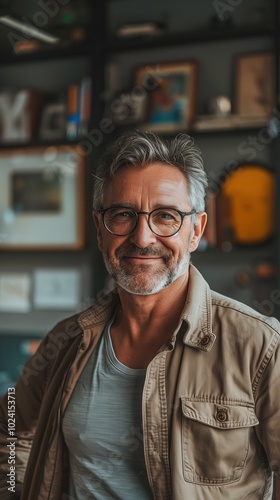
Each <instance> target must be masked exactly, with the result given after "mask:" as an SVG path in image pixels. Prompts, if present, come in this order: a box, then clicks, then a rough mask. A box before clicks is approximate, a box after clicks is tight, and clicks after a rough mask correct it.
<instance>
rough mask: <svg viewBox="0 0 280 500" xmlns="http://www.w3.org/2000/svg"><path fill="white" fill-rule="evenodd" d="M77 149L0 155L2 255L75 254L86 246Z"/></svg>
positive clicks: (82, 179) (82, 165) (38, 149)
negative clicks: (8, 253)
mask: <svg viewBox="0 0 280 500" xmlns="http://www.w3.org/2000/svg"><path fill="white" fill-rule="evenodd" d="M84 200H85V156H84V155H83V154H82V149H81V148H80V147H79V146H57V147H54V146H52V147H47V148H43V147H34V148H17V149H6V150H3V151H1V152H0V251H1V250H3V251H4V250H5V251H11V250H20V251H23V250H36V251H37V250H44V251H46V250H78V249H81V248H82V247H83V246H84V243H85V217H84V211H85V202H84Z"/></svg>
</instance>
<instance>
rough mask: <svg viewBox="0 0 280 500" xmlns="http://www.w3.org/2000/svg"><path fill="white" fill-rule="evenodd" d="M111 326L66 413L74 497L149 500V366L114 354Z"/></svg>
mask: <svg viewBox="0 0 280 500" xmlns="http://www.w3.org/2000/svg"><path fill="white" fill-rule="evenodd" d="M112 322H113V318H112V319H111V321H110V322H109V324H108V325H107V326H106V328H105V330H104V333H103V335H102V337H101V339H100V341H99V345H98V346H97V348H96V349H95V350H94V352H93V354H92V356H91V358H90V360H89V361H88V363H87V365H86V367H85V369H84V371H83V373H82V374H81V376H80V378H79V380H78V382H77V384H76V387H75V389H74V391H73V394H72V396H71V399H70V402H69V404H68V407H67V410H66V412H65V415H64V418H63V422H62V429H63V434H64V438H65V442H66V444H67V447H68V450H69V460H70V478H69V480H70V489H69V494H70V498H71V497H72V498H73V499H77V500H86V499H96V500H107V499H113V498H114V499H121V500H132V499H134V498H135V499H136V498H137V500H148V499H151V498H152V493H151V490H150V486H149V483H148V478H147V473H146V467H145V460H144V450H143V433H142V391H143V385H144V380H145V372H146V370H138V369H132V368H128V367H127V366H125V365H123V364H122V363H120V362H119V361H118V359H117V358H116V356H115V353H114V349H113V345H112V341H111V335H110V326H111V324H112Z"/></svg>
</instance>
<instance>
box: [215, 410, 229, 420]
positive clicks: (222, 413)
mask: <svg viewBox="0 0 280 500" xmlns="http://www.w3.org/2000/svg"><path fill="white" fill-rule="evenodd" d="M216 418H217V420H218V421H219V422H226V421H227V420H228V412H227V410H226V409H225V408H220V409H218V410H217V414H216Z"/></svg>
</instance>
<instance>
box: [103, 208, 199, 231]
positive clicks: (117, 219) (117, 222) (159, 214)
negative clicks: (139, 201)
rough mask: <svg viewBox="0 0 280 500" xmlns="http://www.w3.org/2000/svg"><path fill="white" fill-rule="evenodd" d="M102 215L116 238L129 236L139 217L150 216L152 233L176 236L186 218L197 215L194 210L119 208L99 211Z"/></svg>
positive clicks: (149, 221) (106, 225)
mask: <svg viewBox="0 0 280 500" xmlns="http://www.w3.org/2000/svg"><path fill="white" fill-rule="evenodd" d="M98 212H99V213H100V214H101V215H102V220H103V224H104V227H105V228H106V229H107V231H109V233H111V234H114V235H115V236H127V235H128V234H130V233H132V232H133V231H134V229H135V228H136V226H137V224H138V220H139V215H141V214H143V215H147V216H148V225H149V228H150V229H151V231H152V232H153V233H154V234H156V235H157V236H163V237H168V236H174V235H175V234H176V233H178V231H179V230H180V229H181V227H182V224H183V220H184V217H186V216H187V215H192V214H195V213H196V211H195V210H194V209H193V210H191V211H190V212H181V211H180V210H177V209H175V208H165V207H163V208H156V209H155V210H152V212H136V210H132V209H131V208H127V207H123V206H118V207H112V208H106V209H104V210H98Z"/></svg>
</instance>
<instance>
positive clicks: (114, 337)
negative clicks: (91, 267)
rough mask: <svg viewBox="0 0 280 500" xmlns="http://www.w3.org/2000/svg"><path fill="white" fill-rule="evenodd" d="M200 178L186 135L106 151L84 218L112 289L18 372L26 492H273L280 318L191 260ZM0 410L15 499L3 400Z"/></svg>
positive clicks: (125, 497) (149, 495) (279, 416)
mask: <svg viewBox="0 0 280 500" xmlns="http://www.w3.org/2000/svg"><path fill="white" fill-rule="evenodd" d="M206 184H207V182H206V174H205V172H204V170H203V166H202V160H201V155H200V152H199V151H198V149H197V148H196V146H195V145H194V144H193V141H192V139H191V138H189V137H188V136H186V135H180V136H178V137H177V138H176V139H174V140H173V141H171V143H170V144H169V145H168V144H167V143H165V142H164V141H162V140H161V139H160V138H159V137H157V136H155V135H154V134H150V133H136V132H134V133H131V134H128V135H124V136H122V137H120V138H119V139H118V140H117V141H116V143H115V144H113V145H112V146H111V147H110V149H109V150H108V151H107V153H106V154H105V155H104V157H103V159H102V161H101V163H100V166H99V169H98V171H97V172H96V182H95V187H94V212H93V217H94V221H95V224H96V228H97V236H98V244H99V248H100V250H101V252H102V254H103V257H104V262H105V265H106V267H107V270H108V272H109V274H110V275H111V276H112V277H113V278H114V280H115V282H116V286H117V288H116V290H115V291H113V292H111V293H110V294H108V295H105V296H104V297H103V298H102V299H100V300H99V301H98V302H97V303H96V304H94V305H93V306H92V307H91V308H89V309H88V310H86V311H84V312H82V313H80V314H77V315H75V316H74V317H72V318H70V319H68V320H65V321H62V322H61V323H60V324H59V325H57V326H56V327H55V328H54V330H53V331H52V332H51V333H50V334H49V335H48V336H47V337H46V338H45V339H44V341H43V342H42V343H41V345H40V347H39V349H38V351H37V353H36V354H35V356H34V357H33V358H32V359H31V360H30V361H29V362H28V363H27V365H26V367H25V369H24V372H23V375H22V377H21V379H20V381H19V382H18V385H17V388H16V410H17V413H16V436H17V441H15V448H16V450H17V460H16V481H17V489H18V491H21V492H22V493H21V498H22V499H24V500H35V499H40V500H46V499H51V500H58V499H62V500H66V499H79V500H84V499H89V498H91V499H98V500H99V499H121V500H131V499H134V498H135V499H137V500H139V499H140V500H142V499H143V500H144V499H158V500H171V499H172V500H183V499H191V500H202V499H203V500H224V499H225V498H228V499H230V500H245V498H246V499H254V500H258V499H270V498H272V473H273V472H275V473H278V474H279V470H280V432H279V427H280V398H279V387H280V385H279V376H280V350H279V342H280V337H279V323H278V321H277V320H276V319H272V318H266V317H264V316H262V315H260V314H259V313H257V312H255V311H253V310H252V309H250V308H249V307H247V306H245V305H243V304H241V303H239V302H237V301H234V300H231V299H229V298H227V297H224V296H222V295H220V294H217V293H215V292H211V291H210V289H209V286H208V284H207V283H206V282H205V280H204V279H203V277H202V276H201V275H200V273H199V272H198V271H197V270H196V269H195V268H194V267H193V266H192V265H190V254H191V253H192V252H193V251H195V250H196V248H197V246H198V243H199V240H200V238H201V235H202V233H203V230H204V227H205V223H206V214H205V211H204V196H205V188H206ZM0 415H1V442H2V450H3V453H2V465H1V473H2V476H1V477H2V482H1V490H0V491H1V492H2V496H1V498H7V499H8V498H15V497H14V495H13V494H10V496H9V494H8V492H7V471H8V466H7V463H8V462H7V458H8V455H9V451H7V418H8V416H7V398H4V399H3V401H2V406H1V413H0ZM30 449H31V451H30ZM4 452H6V453H4ZM29 453H30V457H29V462H28V464H27V466H26V462H27V459H28V455H29ZM25 469H26V471H25ZM24 474H25V477H24ZM5 495H6V496H5Z"/></svg>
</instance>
